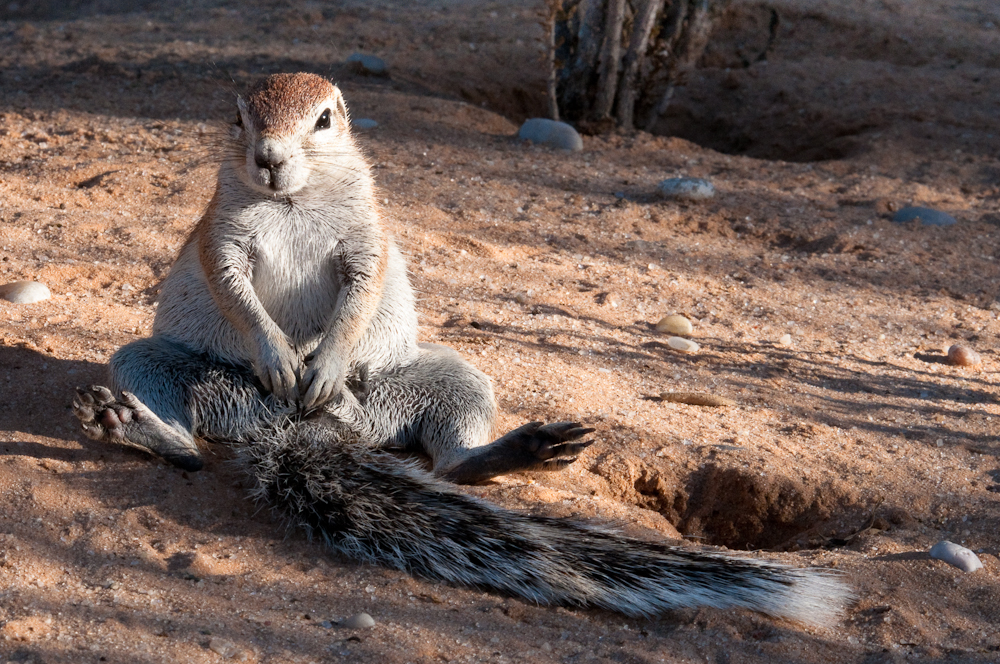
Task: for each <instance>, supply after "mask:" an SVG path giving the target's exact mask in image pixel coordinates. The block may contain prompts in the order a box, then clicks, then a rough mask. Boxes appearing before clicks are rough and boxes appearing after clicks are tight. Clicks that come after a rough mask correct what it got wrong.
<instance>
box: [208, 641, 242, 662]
mask: <svg viewBox="0 0 1000 664" xmlns="http://www.w3.org/2000/svg"><path fill="white" fill-rule="evenodd" d="M208 649H209V650H211V651H212V652H214V653H215V654H217V655H220V656H222V657H225V658H226V659H230V658H233V657H236V655H238V654H239V653H240V649H239V648H238V647H237V646H236V644H235V643H233V642H232V641H227V640H225V639H220V638H219V637H217V636H213V637H212V639H211V640H210V641H209V642H208Z"/></svg>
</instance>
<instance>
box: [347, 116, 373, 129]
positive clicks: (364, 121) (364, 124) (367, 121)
mask: <svg viewBox="0 0 1000 664" xmlns="http://www.w3.org/2000/svg"><path fill="white" fill-rule="evenodd" d="M351 126H352V127H354V128H355V129H361V130H362V131H365V130H368V129H374V128H375V127H377V126H378V123H377V122H375V121H374V120H372V119H371V118H358V119H357V120H351Z"/></svg>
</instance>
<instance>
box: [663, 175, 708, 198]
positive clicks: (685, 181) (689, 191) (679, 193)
mask: <svg viewBox="0 0 1000 664" xmlns="http://www.w3.org/2000/svg"><path fill="white" fill-rule="evenodd" d="M657 189H658V190H659V192H660V196H663V197H664V198H672V199H674V200H677V201H707V200H708V199H710V198H715V185H713V184H712V183H711V182H709V181H708V180H703V179H701V178H670V179H669V180H664V181H663V182H661V183H660V185H659V187H657Z"/></svg>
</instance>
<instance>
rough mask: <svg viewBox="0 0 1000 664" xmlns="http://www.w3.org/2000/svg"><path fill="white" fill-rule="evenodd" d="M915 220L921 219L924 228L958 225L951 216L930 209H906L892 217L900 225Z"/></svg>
mask: <svg viewBox="0 0 1000 664" xmlns="http://www.w3.org/2000/svg"><path fill="white" fill-rule="evenodd" d="M914 219H919V220H920V223H922V224H923V225H924V226H951V225H953V224H957V223H958V222H957V221H955V217H953V216H951V215H950V214H948V213H946V212H941V211H940V210H935V209H934V208H928V207H905V208H903V209H902V210H900V211H899V212H897V213H896V214H894V215H892V220H893V221H895V222H896V223H899V224H905V223H906V222H908V221H913V220H914Z"/></svg>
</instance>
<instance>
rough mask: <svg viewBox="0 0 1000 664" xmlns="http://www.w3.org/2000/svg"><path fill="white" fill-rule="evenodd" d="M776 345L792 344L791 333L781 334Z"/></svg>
mask: <svg viewBox="0 0 1000 664" xmlns="http://www.w3.org/2000/svg"><path fill="white" fill-rule="evenodd" d="M778 345H779V346H791V345H792V335H790V334H782V335H781V337H780V338H779V339H778Z"/></svg>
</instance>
